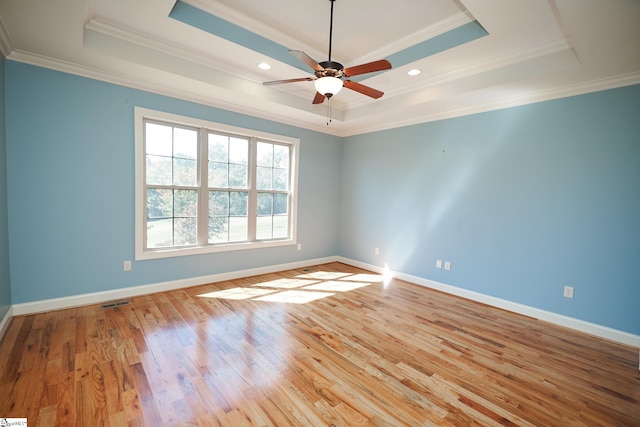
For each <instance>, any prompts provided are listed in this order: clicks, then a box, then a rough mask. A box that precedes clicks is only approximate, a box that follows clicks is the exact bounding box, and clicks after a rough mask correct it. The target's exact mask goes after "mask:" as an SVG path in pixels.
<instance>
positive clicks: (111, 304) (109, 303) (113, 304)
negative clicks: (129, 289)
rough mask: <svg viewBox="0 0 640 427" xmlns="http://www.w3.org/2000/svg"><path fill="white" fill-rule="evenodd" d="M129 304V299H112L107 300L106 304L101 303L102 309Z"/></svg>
mask: <svg viewBox="0 0 640 427" xmlns="http://www.w3.org/2000/svg"><path fill="white" fill-rule="evenodd" d="M128 304H129V300H128V299H126V300H122V301H113V302H108V303H106V304H102V306H101V307H102V309H106V308H115V307H120V306H123V305H128Z"/></svg>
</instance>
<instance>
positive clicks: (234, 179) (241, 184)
mask: <svg viewBox="0 0 640 427" xmlns="http://www.w3.org/2000/svg"><path fill="white" fill-rule="evenodd" d="M247 170H248V169H247V165H229V188H247Z"/></svg>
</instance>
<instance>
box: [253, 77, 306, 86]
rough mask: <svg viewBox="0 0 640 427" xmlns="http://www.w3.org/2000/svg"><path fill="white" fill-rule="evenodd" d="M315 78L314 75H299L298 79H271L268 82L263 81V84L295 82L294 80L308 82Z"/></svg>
mask: <svg viewBox="0 0 640 427" xmlns="http://www.w3.org/2000/svg"><path fill="white" fill-rule="evenodd" d="M312 80H315V77H300V78H299V79H287V80H272V81H270V82H263V83H262V84H263V85H267V86H269V85H279V84H281V83H295V82H310V81H312Z"/></svg>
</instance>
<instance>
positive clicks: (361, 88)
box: [344, 80, 384, 99]
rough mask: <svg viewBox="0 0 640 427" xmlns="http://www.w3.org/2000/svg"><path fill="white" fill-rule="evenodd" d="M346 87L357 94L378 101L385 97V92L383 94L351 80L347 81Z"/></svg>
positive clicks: (345, 82)
mask: <svg viewBox="0 0 640 427" xmlns="http://www.w3.org/2000/svg"><path fill="white" fill-rule="evenodd" d="M344 87H346V88H349V89H351V90H355V91H356V92H360V93H361V94H363V95H367V96H370V97H371V98H375V99H378V98H380V97H381V96H382V95H384V92H381V91H379V90H377V89H374V88H372V87H369V86H365V85H363V84H362V83H357V82H352V81H351V80H345V81H344Z"/></svg>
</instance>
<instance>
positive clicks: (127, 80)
mask: <svg viewBox="0 0 640 427" xmlns="http://www.w3.org/2000/svg"><path fill="white" fill-rule="evenodd" d="M7 59H9V60H13V61H16V62H21V63H25V64H29V65H35V66H39V67H43V68H47V69H51V70H55V71H60V72H63V73H67V74H72V75H76V76H80V77H87V78H91V79H95V80H100V81H104V82H107V83H113V84H117V85H120V86H125V87H130V88H133V89H138V90H143V91H146V92H151V93H155V94H158V95H164V96H169V97H171V98H176V99H181V100H185V101H190V102H194V103H197V104H202V105H207V106H210V107H214V108H220V109H224V110H228V111H232V112H235V113H238V114H245V115H248V116H252V117H256V118H260V119H265V120H269V121H274V122H278V123H282V124H286V125H290V126H295V127H300V128H303V129H308V130H312V131H316V132H320V133H325V134H329V135H334V136H338V137H349V136H354V135H359V134H363V133H371V132H378V131H382V130H388V129H394V128H399V127H404V126H411V125H416V124H420V123H427V122H434V121H438V120H445V119H450V118H455V117H462V116H467V115H472V114H478V113H484V112H488V111H493V110H500V109H504V108H512V107H518V106H521V105H526V104H533V103H538V102H543V101H550V100H554V99H559V98H566V97H570V96H576V95H583V94H587V93H591V92H598V91H602V90H608V89H615V88H619V87H624V86H631V85H636V84H640V72H636V73H629V74H624V75H620V76H614V77H611V78H603V79H598V80H592V81H587V82H582V83H578V84H571V85H565V86H558V87H556V88H553V89H549V90H544V91H539V92H535V93H529V94H525V95H519V96H515V97H511V98H504V99H499V100H496V101H494V102H489V103H484V104H478V105H473V106H470V107H463V108H458V109H450V110H446V111H441V112H439V113H437V114H427V115H424V114H415V115H414V116H412V117H411V118H409V119H406V120H396V121H393V122H388V123H383V124H380V125H376V124H375V123H374V122H373V121H367V122H366V123H365V124H364V125H357V126H351V125H349V123H342V124H337V125H336V126H326V124H325V123H324V121H323V120H318V124H317V125H316V124H313V123H310V122H309V121H306V120H300V119H296V118H294V117H292V116H290V115H287V114H283V113H276V112H271V111H265V110H262V109H257V108H252V107H247V106H246V105H241V104H237V103H233V102H228V101H222V100H219V99H215V98H212V97H209V96H204V95H202V94H199V93H190V92H187V91H183V90H177V89H172V88H167V87H166V86H163V85H159V84H155V83H152V82H149V81H145V80H142V79H136V78H131V77H127V76H122V75H119V74H114V73H108V72H104V71H102V70H98V69H95V68H90V67H85V66H80V65H77V64H74V63H71V62H67V61H61V60H57V59H52V58H49V57H45V56H41V55H36V54H32V53H28V52H23V51H20V50H14V51H13V52H12V53H11V54H9V55H8V57H7Z"/></svg>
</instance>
